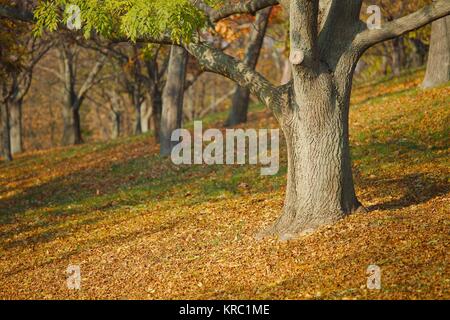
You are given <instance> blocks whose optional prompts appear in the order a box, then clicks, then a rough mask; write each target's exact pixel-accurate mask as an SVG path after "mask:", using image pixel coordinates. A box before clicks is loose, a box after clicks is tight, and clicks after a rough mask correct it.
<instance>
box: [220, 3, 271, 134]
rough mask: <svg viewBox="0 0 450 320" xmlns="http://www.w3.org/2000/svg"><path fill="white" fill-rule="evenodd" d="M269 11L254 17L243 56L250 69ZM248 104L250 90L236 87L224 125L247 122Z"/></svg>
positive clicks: (255, 56) (266, 10)
mask: <svg viewBox="0 0 450 320" xmlns="http://www.w3.org/2000/svg"><path fill="white" fill-rule="evenodd" d="M271 10H272V7H269V8H266V9H264V10H261V11H259V12H258V13H257V15H256V18H255V24H254V26H253V28H252V30H251V32H250V36H249V40H248V45H247V48H246V50H245V56H244V63H245V64H247V65H248V66H249V67H250V68H253V69H255V68H256V64H257V63H258V58H259V54H260V52H261V48H262V45H263V42H264V36H265V35H266V29H267V25H268V22H269V16H270V12H271ZM249 103H250V90H249V89H248V88H243V87H241V86H239V85H237V86H236V89H235V92H234V94H233V98H232V103H231V110H230V114H229V115H228V119H227V121H226V122H225V125H226V126H234V125H237V124H240V123H244V122H247V112H248V105H249Z"/></svg>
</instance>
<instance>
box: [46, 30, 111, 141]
mask: <svg viewBox="0 0 450 320" xmlns="http://www.w3.org/2000/svg"><path fill="white" fill-rule="evenodd" d="M57 53H58V56H59V57H58V58H59V59H58V62H59V70H56V69H53V68H47V67H44V66H40V68H41V69H42V70H45V71H47V72H50V73H52V74H53V75H54V76H56V77H57V79H59V80H60V81H61V82H62V84H63V88H62V96H63V99H64V102H63V104H62V110H61V111H62V112H61V114H62V118H63V135H62V138H61V144H62V145H64V146H67V145H75V144H81V143H83V137H82V133H81V119H80V108H81V106H82V104H83V102H84V100H85V99H86V95H87V93H88V92H89V90H90V89H92V87H93V86H94V85H95V84H97V83H98V82H99V81H101V79H99V78H98V74H99V73H100V71H101V69H102V68H103V65H104V63H105V60H106V58H105V57H104V56H102V57H100V58H99V60H98V61H97V62H96V63H95V64H94V66H93V67H92V69H91V70H90V72H89V74H88V75H87V76H86V77H85V79H84V81H83V82H82V83H81V85H80V84H79V82H80V79H79V78H80V75H79V72H77V70H78V68H79V65H77V57H78V55H79V54H80V47H79V46H78V45H77V44H76V42H75V41H74V39H70V38H68V37H66V36H65V35H64V36H60V38H59V41H58V44H57Z"/></svg>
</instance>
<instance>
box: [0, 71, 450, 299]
mask: <svg viewBox="0 0 450 320" xmlns="http://www.w3.org/2000/svg"><path fill="white" fill-rule="evenodd" d="M422 77H423V72H422V71H420V72H418V73H413V74H409V75H405V76H403V77H402V78H400V79H397V80H387V81H378V82H373V83H371V84H367V85H365V86H359V87H357V88H356V89H355V90H354V94H353V97H352V107H351V145H352V156H353V159H354V162H353V166H354V172H355V181H356V187H357V194H358V196H359V198H360V200H361V201H362V202H363V204H364V205H365V206H366V207H367V208H368V209H369V210H370V212H369V213H366V214H362V213H361V214H355V215H352V216H350V217H348V218H346V219H344V220H342V221H341V222H339V223H337V224H336V225H333V226H330V227H324V228H322V229H320V230H318V231H316V232H315V233H313V234H311V235H308V236H304V237H302V238H299V239H296V240H292V241H288V242H282V241H278V240H277V239H264V240H261V241H257V240H255V238H254V235H255V234H256V233H257V232H258V231H260V230H262V229H264V227H266V226H268V225H269V224H270V223H271V222H273V221H274V220H275V219H276V218H277V216H278V215H279V214H280V210H281V207H282V204H283V197H284V192H285V182H286V181H285V173H286V159H285V156H284V154H285V152H284V150H283V149H284V145H282V150H281V154H282V157H281V159H282V161H281V162H282V166H281V169H280V172H279V174H278V175H276V176H270V177H263V176H261V175H260V171H259V167H258V166H249V165H245V166H206V165H204V166H203V165H196V166H175V165H173V164H172V163H171V162H170V160H168V159H161V158H160V157H159V156H158V146H157V145H156V144H155V142H154V139H153V138H152V137H151V136H149V135H144V136H139V137H132V138H121V139H118V140H115V141H112V142H108V143H96V144H86V145H81V146H76V147H69V148H57V149H52V150H46V151H38V152H29V153H25V154H23V155H20V156H17V157H16V159H15V161H14V162H12V163H10V164H6V163H4V162H1V163H0V247H1V249H0V298H2V299H10V298H21V299H22V298H23V299H30V298H37V299H66V298H75V299H92V298H113V299H114V298H126V299H128V298H144V299H355V298H356V299H385V298H387V299H416V298H424V299H431V298H436V299H449V298H450V272H449V255H448V252H449V242H450V241H449V234H450V201H449V200H450V187H449V178H450V169H449V168H450V163H449V159H450V150H449V146H450V141H449V137H450V132H449V123H450V109H449V105H450V86H445V87H442V88H437V89H433V90H427V91H423V90H421V89H419V88H418V85H419V83H420V81H421V79H422ZM224 115H225V114H224V113H222V114H219V115H215V116H214V117H211V118H209V119H208V120H207V121H206V122H205V125H204V126H205V127H208V126H209V127H214V126H220V119H222V118H223V116H224ZM222 120H223V119H222ZM247 127H256V128H267V127H271V128H275V127H276V123H275V120H274V118H273V117H272V116H271V115H270V113H269V112H268V111H266V110H264V109H262V108H261V107H254V108H253V109H252V112H251V114H250V122H249V123H248V124H247ZM372 264H375V265H378V266H380V268H381V271H382V277H381V285H382V287H381V290H368V289H367V286H366V283H367V275H366V270H367V268H368V266H369V265H372ZM69 265H79V266H80V270H81V279H82V280H81V290H69V289H68V288H67V284H66V278H67V274H66V270H67V268H68V266H69Z"/></svg>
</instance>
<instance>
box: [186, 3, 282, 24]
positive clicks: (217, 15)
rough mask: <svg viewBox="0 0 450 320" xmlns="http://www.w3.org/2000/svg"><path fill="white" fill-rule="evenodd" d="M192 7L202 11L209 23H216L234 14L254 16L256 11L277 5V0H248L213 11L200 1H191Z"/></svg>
mask: <svg viewBox="0 0 450 320" xmlns="http://www.w3.org/2000/svg"><path fill="white" fill-rule="evenodd" d="M191 3H192V5H194V6H195V7H196V8H198V9H200V10H201V11H203V12H204V13H205V14H206V16H208V17H209V19H210V20H211V22H217V21H219V20H222V19H225V18H227V17H229V16H232V15H234V14H242V13H250V14H254V13H256V12H257V11H259V10H261V9H264V8H267V7H270V6H274V5H277V4H278V3H279V2H278V0H250V1H245V2H238V3H228V4H225V5H224V6H222V7H220V8H219V9H216V10H214V9H213V8H211V7H210V6H208V5H207V4H206V3H204V2H203V1H202V0H191Z"/></svg>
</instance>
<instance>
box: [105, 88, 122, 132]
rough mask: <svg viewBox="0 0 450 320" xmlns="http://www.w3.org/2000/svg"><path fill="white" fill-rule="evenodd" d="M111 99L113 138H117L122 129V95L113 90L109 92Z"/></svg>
mask: <svg viewBox="0 0 450 320" xmlns="http://www.w3.org/2000/svg"><path fill="white" fill-rule="evenodd" d="M107 95H108V96H109V101H110V104H111V105H110V107H111V110H110V117H111V139H116V138H118V137H119V136H120V133H121V131H122V105H121V101H122V100H121V98H120V95H119V94H118V93H117V92H116V91H114V90H112V91H109V92H107Z"/></svg>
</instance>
